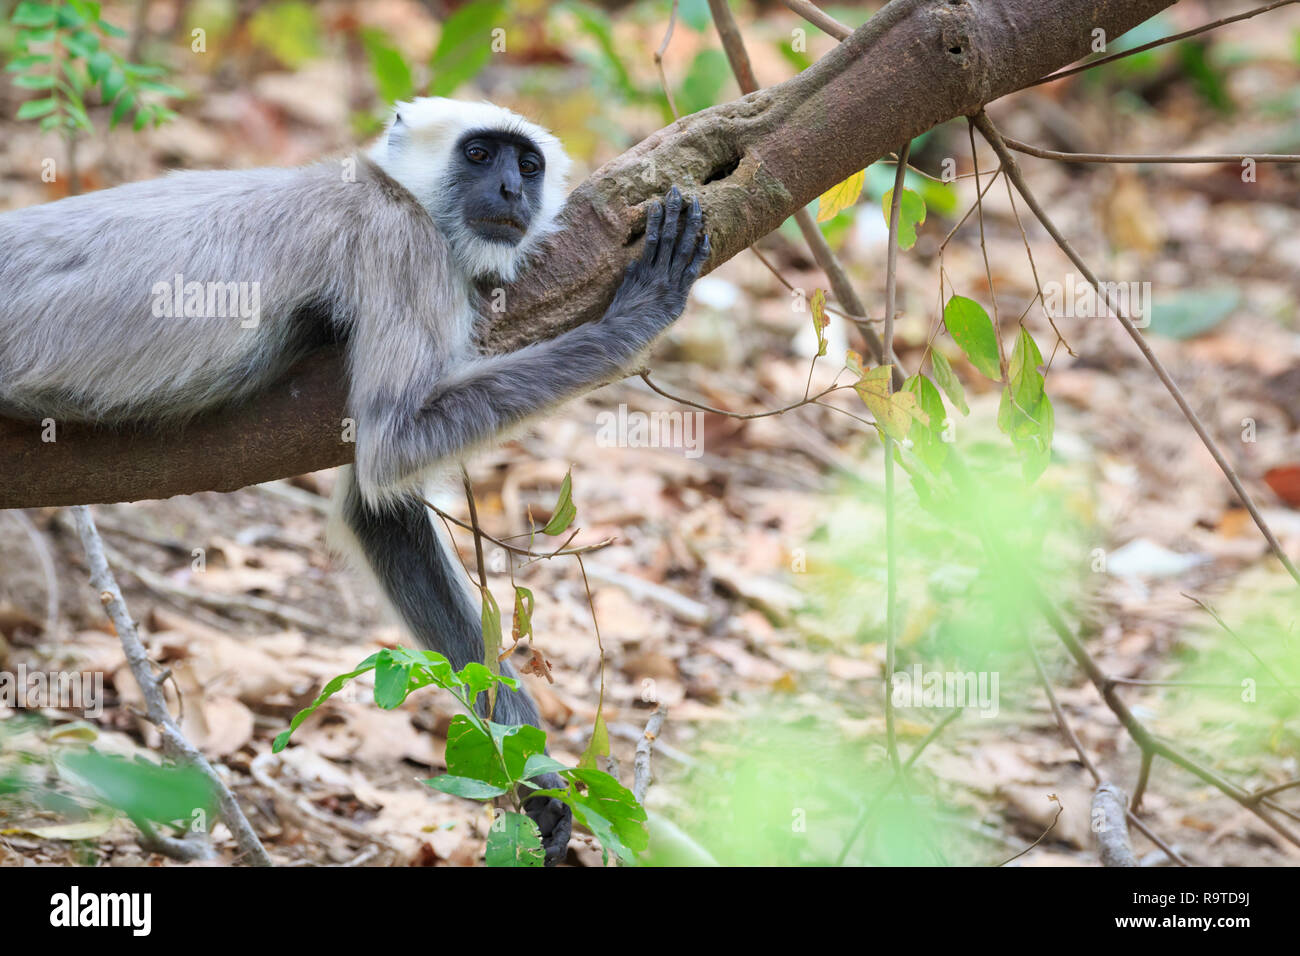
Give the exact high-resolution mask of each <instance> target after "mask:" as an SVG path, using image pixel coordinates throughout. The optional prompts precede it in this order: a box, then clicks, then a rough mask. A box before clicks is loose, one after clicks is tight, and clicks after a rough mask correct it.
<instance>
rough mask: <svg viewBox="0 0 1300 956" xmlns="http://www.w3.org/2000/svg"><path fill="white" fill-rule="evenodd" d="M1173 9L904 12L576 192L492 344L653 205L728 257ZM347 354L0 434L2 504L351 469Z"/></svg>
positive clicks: (532, 333)
mask: <svg viewBox="0 0 1300 956" xmlns="http://www.w3.org/2000/svg"><path fill="white" fill-rule="evenodd" d="M1171 3H1172V0H1129V2H1126V3H1122V4H1121V3H1115V2H1113V0H983V2H981V3H978V4H975V3H971V2H969V0H894V2H892V3H890V4H889V5H888V6H886V7H884V8H883V9H882V10H881V11H880V12H879V13H877V14H876V15H875V16H874V17H872V18H871V19H870V20H869V21H868V22H867V23H866V24H864V25H863V26H862V27H860V28H859V29H858V30H856V31H854V32H853V33H852V34H851V35H850V36H849V37H848V38H847V39H846V40H845V41H844V42H843V43H841V44H840V45H839V46H838V47H837V48H836V49H834V50H832V51H831V52H830V53H829V54H827V55H826V56H825V57H824V58H823V59H821V60H820V61H819V62H818V63H816V64H815V65H813V66H812V67H810V68H809V69H807V70H805V71H804V72H802V73H800V74H799V75H798V76H795V77H793V78H791V79H790V80H787V81H786V82H784V83H782V84H780V85H778V86H774V87H770V88H768V89H765V90H760V91H757V92H755V93H751V94H749V95H748V96H745V97H743V98H742V99H739V100H736V101H735V102H732V103H725V104H722V105H720V106H716V107H713V108H711V109H708V110H704V111H702V112H699V113H695V114H693V115H690V116H686V117H683V118H682V119H680V120H678V121H677V122H675V123H673V124H672V125H671V126H669V127H667V128H665V129H663V130H660V131H659V132H657V133H655V134H654V135H652V136H650V137H649V138H648V139H646V140H644V141H643V142H641V143H640V144H638V145H637V146H635V147H633V148H632V149H631V150H629V151H628V152H627V153H624V154H623V155H622V156H620V157H618V158H617V159H615V160H613V161H611V162H610V163H607V164H606V165H605V166H604V167H602V168H601V169H600V170H598V171H597V172H596V173H595V174H594V175H593V176H592V177H591V178H590V179H588V180H587V181H586V182H585V183H583V184H582V185H580V186H579V187H578V188H577V189H576V190H575V191H574V193H573V195H572V196H571V197H570V200H569V204H568V206H567V207H566V210H565V213H564V219H565V228H564V229H563V230H562V231H561V232H560V233H559V234H558V235H557V236H556V237H555V240H554V242H553V243H552V245H551V249H550V250H549V253H548V255H547V256H546V257H545V259H544V260H543V261H542V262H540V263H539V265H538V268H537V269H536V270H535V271H534V272H533V273H532V274H530V275H529V276H528V277H526V278H525V279H523V280H521V281H520V282H517V283H515V284H514V285H512V286H511V287H510V288H509V289H508V290H507V296H506V302H507V306H508V309H507V311H506V312H505V313H503V314H501V315H498V316H494V321H493V323H492V326H491V328H490V329H489V330H488V331H487V335H486V339H485V344H487V346H488V347H489V348H493V349H502V350H504V349H511V348H517V347H518V346H520V345H523V344H525V343H527V342H530V341H536V340H539V339H544V338H547V337H550V336H552V335H554V334H556V333H558V332H560V331H562V330H564V329H567V328H572V327H573V326H575V325H578V324H580V323H582V322H586V321H589V320H591V319H595V318H597V317H599V315H600V314H601V312H602V311H603V310H604V308H605V306H606V304H607V303H608V302H609V299H610V297H611V296H612V294H613V292H614V288H615V286H616V284H617V282H618V280H619V277H620V276H621V274H622V269H623V266H624V265H625V264H626V263H627V262H629V261H630V260H631V258H632V257H633V256H634V255H635V254H636V251H637V247H638V245H639V243H638V240H639V236H640V231H641V229H642V223H643V218H644V214H645V211H646V207H647V204H648V203H649V202H650V201H651V200H652V199H654V198H655V197H657V196H659V195H662V193H663V192H665V191H666V190H667V188H668V187H669V186H670V185H672V184H674V183H676V184H678V185H679V186H680V187H681V188H682V189H683V191H684V192H686V193H688V194H698V195H699V196H700V201H701V203H702V204H703V206H704V209H705V218H706V220H707V222H708V224H709V232H710V235H711V237H712V240H713V248H714V254H713V257H712V260H711V262H710V263H709V265H710V266H711V267H712V266H716V265H718V264H719V263H721V262H723V261H725V260H727V259H729V258H731V257H732V256H734V255H736V254H737V253H738V252H740V251H741V250H743V249H745V248H746V247H747V246H749V245H751V244H752V243H753V242H755V241H756V240H757V239H759V238H760V237H762V236H764V235H766V234H767V233H768V232H771V231H772V230H773V229H775V228H776V227H777V226H779V225H780V224H781V222H782V221H783V220H785V219H786V218H787V217H789V216H790V215H791V214H793V213H794V212H795V211H796V210H798V209H800V208H802V207H803V206H804V205H806V204H807V203H808V202H810V201H811V200H812V199H814V198H816V197H817V196H818V195H820V194H821V193H822V192H824V191H825V190H826V189H828V188H829V187H831V186H833V185H835V184H836V183H838V182H840V181H841V180H843V179H845V178H847V177H848V176H849V175H850V174H852V173H854V172H856V171H857V170H859V169H861V168H863V167H864V166H866V165H868V164H870V163H871V162H874V161H875V160H877V159H879V158H880V157H882V156H885V155H887V154H888V153H889V151H890V150H892V149H895V148H897V146H898V144H899V143H903V142H907V141H908V140H911V139H913V138H914V137H915V136H917V135H918V134H920V133H922V132H924V131H925V130H927V129H930V128H931V127H933V126H935V125H937V124H939V123H942V122H944V121H946V120H949V119H952V118H953V117H956V116H963V115H973V114H975V113H977V112H978V111H979V110H980V109H981V108H982V107H983V106H984V104H986V103H988V102H989V101H991V100H993V99H996V98H998V97H1000V96H1004V95H1006V94H1008V93H1011V92H1014V91H1015V90H1018V89H1021V88H1023V87H1025V86H1027V85H1029V84H1031V83H1033V82H1034V81H1035V80H1037V79H1039V78H1040V77H1043V76H1045V75H1047V74H1048V73H1050V72H1052V71H1053V70H1055V69H1059V68H1060V67H1062V66H1064V65H1066V64H1069V63H1071V62H1073V61H1075V60H1077V59H1079V58H1080V57H1081V56H1084V55H1085V54H1086V53H1087V52H1088V51H1089V44H1090V43H1091V39H1092V31H1093V30H1094V29H1096V28H1100V29H1102V30H1104V31H1105V32H1106V35H1107V36H1111V37H1116V36H1119V35H1121V34H1123V33H1124V32H1126V31H1127V30H1129V29H1131V28H1132V27H1134V26H1136V25H1137V24H1138V23H1141V22H1142V21H1143V20H1146V19H1148V18H1149V17H1151V16H1153V15H1154V14H1156V13H1157V12H1159V11H1160V10H1162V9H1164V8H1165V7H1167V6H1170V5H1171ZM343 380H344V376H343V371H342V366H341V364H340V362H339V359H338V356H337V355H336V354H334V353H330V352H326V353H323V354H321V355H318V356H314V357H313V358H312V359H310V360H309V361H308V362H306V363H304V365H303V366H301V367H300V368H299V369H297V370H295V372H293V373H291V375H290V377H289V378H288V379H287V380H286V381H285V382H283V383H281V384H280V385H279V386H278V387H276V388H274V389H271V390H270V391H268V392H267V393H266V394H265V395H263V396H260V397H259V398H258V399H257V400H256V401H255V402H254V403H252V404H251V405H250V406H248V407H244V408H240V409H237V410H232V411H227V412H224V413H222V414H219V415H214V416H212V417H210V418H207V419H205V420H202V421H198V422H195V423H193V424H191V425H190V426H188V427H186V428H185V429H183V430H178V431H171V432H123V431H113V432H109V431H101V430H94V429H88V428H79V427H76V426H66V425H60V426H58V431H57V433H56V437H57V440H56V441H53V442H50V441H45V440H42V438H43V437H45V436H43V435H42V430H41V428H40V427H38V426H35V425H30V424H20V423H14V422H8V421H0V507H2V508H15V507H32V506H36V505H59V504H77V503H89V502H101V501H123V500H134V499H137V498H159V497H167V496H170V495H175V494H187V493H191V492H195V491H202V490H219V491H228V490H231V489H234V488H238V487H241V486H243V485H247V484H252V483H256V482H262V481H268V480H271V479H274V478H281V477H285V476H288V475H293V474H299V473H302V472H305V471H311V470H314V469H317V468H325V467H329V466H332V465H337V464H341V463H343V462H346V461H348V460H350V459H351V457H352V450H353V448H352V445H351V444H349V443H346V442H345V441H343V440H342V435H343V433H344V429H343V427H342V424H341V422H342V418H343V417H344V400H343Z"/></svg>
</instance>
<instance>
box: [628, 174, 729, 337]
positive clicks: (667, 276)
mask: <svg viewBox="0 0 1300 956" xmlns="http://www.w3.org/2000/svg"><path fill="white" fill-rule="evenodd" d="M708 258H709V237H708V235H707V234H706V233H705V232H704V214H703V212H702V211H701V210H700V201H699V199H692V200H691V202H690V203H689V205H688V204H686V203H685V201H684V200H683V198H682V194H681V192H680V191H679V190H678V188H677V187H676V186H674V187H673V188H672V189H670V190H668V195H666V196H665V197H664V199H663V202H656V203H655V204H654V206H652V207H651V209H650V214H649V215H648V216H647V217H646V226H645V248H644V249H643V250H642V252H641V258H640V259H638V260H636V261H635V262H633V263H632V264H631V265H629V266H628V267H627V271H626V272H624V273H623V284H622V285H621V286H619V289H618V292H616V293H615V294H614V301H613V302H611V303H610V306H609V310H608V311H607V312H606V313H605V317H604V319H603V320H602V321H605V322H609V323H611V324H615V325H619V326H625V327H626V330H627V332H628V333H629V334H630V336H631V337H632V339H633V340H635V341H636V342H637V344H638V345H644V344H645V343H648V342H649V341H650V340H651V339H653V338H654V337H655V336H656V335H658V334H659V333H660V332H662V331H663V330H664V329H665V328H666V327H667V326H668V325H670V324H671V323H672V322H673V321H674V320H675V319H676V318H677V317H678V316H680V315H681V314H682V310H683V309H685V308H686V295H687V293H688V292H690V290H691V285H692V283H694V282H695V280H696V279H697V278H698V277H699V274H700V269H701V268H702V267H703V265H704V263H705V261H706V260H707V259H708Z"/></svg>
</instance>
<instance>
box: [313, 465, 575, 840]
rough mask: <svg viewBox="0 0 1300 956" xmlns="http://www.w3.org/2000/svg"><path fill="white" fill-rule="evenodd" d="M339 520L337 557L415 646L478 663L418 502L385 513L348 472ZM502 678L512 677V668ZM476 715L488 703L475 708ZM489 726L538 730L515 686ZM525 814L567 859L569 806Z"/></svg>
mask: <svg viewBox="0 0 1300 956" xmlns="http://www.w3.org/2000/svg"><path fill="white" fill-rule="evenodd" d="M334 509H335V517H336V519H341V520H336V521H335V522H334V527H333V528H332V534H331V536H332V537H333V538H334V543H335V545H336V546H337V547H339V548H340V549H346V550H347V551H349V552H350V553H351V554H352V555H355V556H356V558H358V559H359V560H356V561H355V562H354V563H356V564H357V565H359V566H361V567H363V568H364V569H366V570H367V571H369V573H370V575H371V577H372V578H373V579H374V581H375V583H377V584H378V585H379V588H380V590H381V591H382V593H383V594H384V596H385V597H386V598H387V599H388V603H389V604H390V605H391V607H392V609H393V611H395V612H396V614H397V617H398V618H399V619H400V620H401V621H402V622H403V623H404V624H405V625H406V627H407V628H408V629H409V630H410V632H411V634H412V635H413V636H414V637H415V639H416V640H417V641H419V642H420V644H422V645H423V646H424V647H427V648H428V649H429V650H433V651H438V652H439V653H440V654H443V655H445V656H446V657H447V659H448V660H449V661H451V666H452V667H455V668H456V669H457V670H459V669H460V668H462V667H464V666H465V665H466V664H468V663H470V662H471V661H482V660H483V632H482V616H481V612H480V610H479V608H478V606H477V605H476V602H475V600H474V598H473V596H472V595H471V594H470V592H469V589H468V588H467V586H466V584H465V582H464V578H463V577H462V576H461V570H460V568H459V566H458V565H459V560H458V559H457V558H456V557H455V556H454V555H453V554H452V553H451V549H450V546H449V545H448V544H445V543H444V542H443V540H442V537H441V536H440V535H439V534H438V532H437V529H436V528H435V527H434V526H433V522H432V520H431V518H432V513H431V512H430V511H429V510H428V509H427V508H426V507H425V505H424V503H423V502H422V501H420V500H419V499H417V498H414V497H411V498H403V499H400V500H398V501H396V502H393V503H391V504H387V505H384V506H382V507H373V506H371V505H368V504H366V502H365V500H364V499H363V498H362V497H361V492H360V490H359V489H358V488H357V482H356V476H355V474H354V473H353V469H352V467H351V466H347V467H344V468H341V469H339V479H338V486H337V487H336V488H335V491H334ZM501 672H502V673H503V674H506V675H507V676H511V677H513V676H514V672H513V671H512V670H511V668H510V665H509V662H505V663H503V664H502V665H501ZM476 704H477V708H478V711H479V713H480V714H485V713H486V709H487V695H486V694H483V695H481V696H480V698H479V700H478V701H477V702H476ZM492 719H493V720H494V721H495V722H497V723H499V724H531V725H532V726H534V727H540V726H541V717H540V715H539V714H538V712H537V706H536V705H535V704H534V703H533V701H532V698H531V697H529V696H528V693H527V691H525V690H524V689H523V687H522V685H521V686H520V689H519V690H517V691H512V690H507V689H505V688H502V689H501V690H500V691H499V692H498V693H497V699H496V706H495V707H494V708H493V712H492ZM532 782H533V783H535V784H537V785H538V786H540V787H545V788H548V789H550V788H554V789H561V788H563V787H564V786H565V782H564V780H562V779H561V778H560V777H559V776H558V775H557V774H554V773H548V774H542V775H540V776H538V777H534V778H533V781H532ZM524 810H525V811H526V812H527V813H528V815H529V816H530V817H532V818H533V820H534V821H536V823H537V826H538V828H539V829H540V831H541V834H542V844H543V846H544V847H545V850H546V862H547V864H548V865H554V864H555V863H557V862H558V861H559V860H561V859H563V858H564V856H565V854H566V853H567V852H568V846H569V834H570V831H571V830H572V827H573V816H572V813H571V811H570V810H569V808H568V806H567V805H566V804H564V803H562V802H561V801H559V800H556V799H554V798H553V797H533V798H532V799H529V800H527V801H525V803H524Z"/></svg>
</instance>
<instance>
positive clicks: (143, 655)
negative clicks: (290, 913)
mask: <svg viewBox="0 0 1300 956" xmlns="http://www.w3.org/2000/svg"><path fill="white" fill-rule="evenodd" d="M72 517H73V520H74V521H75V522H76V524H77V534H78V535H80V536H81V544H82V547H84V548H85V549H86V564H87V565H88V566H89V569H90V584H91V587H93V588H94V589H95V590H96V591H98V592H99V599H100V601H101V602H102V603H103V605H104V608H105V610H106V611H107V612H108V616H109V618H110V619H111V620H112V622H113V627H115V628H116V629H117V636H118V640H120V641H121V642H122V650H123V652H124V653H125V654H126V661H127V664H129V665H130V667H131V674H132V675H133V676H134V677H135V681H136V683H137V684H139V685H140V692H141V693H142V694H143V695H144V701H145V706H146V708H147V717H148V720H149V722H150V723H151V724H153V725H154V726H155V727H157V728H158V732H159V734H161V735H162V741H163V752H164V753H166V754H167V755H168V756H169V757H171V758H172V759H173V760H176V761H178V762H183V763H188V764H190V765H192V766H194V767H195V768H197V769H198V770H199V771H200V772H201V773H202V774H203V775H204V776H205V777H207V778H208V780H209V781H210V782H211V783H212V787H213V789H214V791H215V793H216V796H217V804H218V806H219V807H220V810H221V818H222V819H223V820H225V822H226V826H228V827H230V832H231V833H233V834H234V836H235V841H236V842H237V843H238V844H239V848H240V850H241V851H242V852H243V853H244V855H245V856H246V857H247V859H248V861H249V862H250V863H252V864H253V865H255V866H270V865H271V858H270V857H269V856H267V853H266V850H265V849H264V848H263V847H262V842H261V841H260V840H259V839H258V838H257V833H256V832H254V830H253V828H252V826H251V825H250V824H249V822H248V819H247V818H246V817H245V816H244V812H243V810H241V809H240V808H239V802H238V801H237V800H236V799H235V796H234V794H232V793H231V792H230V788H229V787H227V786H226V784H225V781H224V780H222V779H221V776H220V775H219V774H218V773H217V771H216V770H215V769H214V768H213V766H212V764H210V763H208V760H207V758H206V757H204V756H203V754H201V753H199V751H198V750H196V749H195V747H194V745H193V744H191V743H190V742H189V741H188V740H186V739H185V735H184V734H182V733H181V729H180V727H178V726H177V725H176V722H175V721H174V720H173V719H172V715H171V713H170V712H169V711H168V710H167V701H166V700H165V699H164V697H163V691H162V682H161V681H159V679H158V678H157V677H155V676H154V673H153V666H152V664H151V663H150V661H149V655H148V653H147V652H146V651H145V647H144V642H143V641H141V640H140V632H139V631H138V630H137V629H136V626H135V621H134V620H132V618H131V615H130V613H129V612H128V611H127V607H126V601H125V600H124V599H123V597H122V590H121V588H119V587H118V586H117V580H116V578H114V577H113V570H112V569H111V568H110V567H109V566H108V558H107V557H105V555H104V542H103V540H101V539H100V537H99V531H98V530H96V528H95V520H94V518H92V517H91V514H90V508H89V507H87V506H85V505H78V506H77V507H75V508H73V509H72Z"/></svg>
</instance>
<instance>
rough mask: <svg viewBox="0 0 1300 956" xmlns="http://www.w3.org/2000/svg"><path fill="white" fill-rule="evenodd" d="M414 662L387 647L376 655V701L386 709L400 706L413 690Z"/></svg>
mask: <svg viewBox="0 0 1300 956" xmlns="http://www.w3.org/2000/svg"><path fill="white" fill-rule="evenodd" d="M412 666H413V665H412V662H411V661H410V660H404V659H402V658H401V657H400V656H399V655H395V654H394V653H393V652H392V650H391V649H389V648H385V649H384V650H382V651H380V652H379V653H378V654H377V655H375V703H376V704H378V705H379V706H380V707H382V708H383V709H384V710H392V709H393V708H395V707H399V706H401V704H402V701H404V700H406V698H407V695H408V694H410V692H411V669H412Z"/></svg>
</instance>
